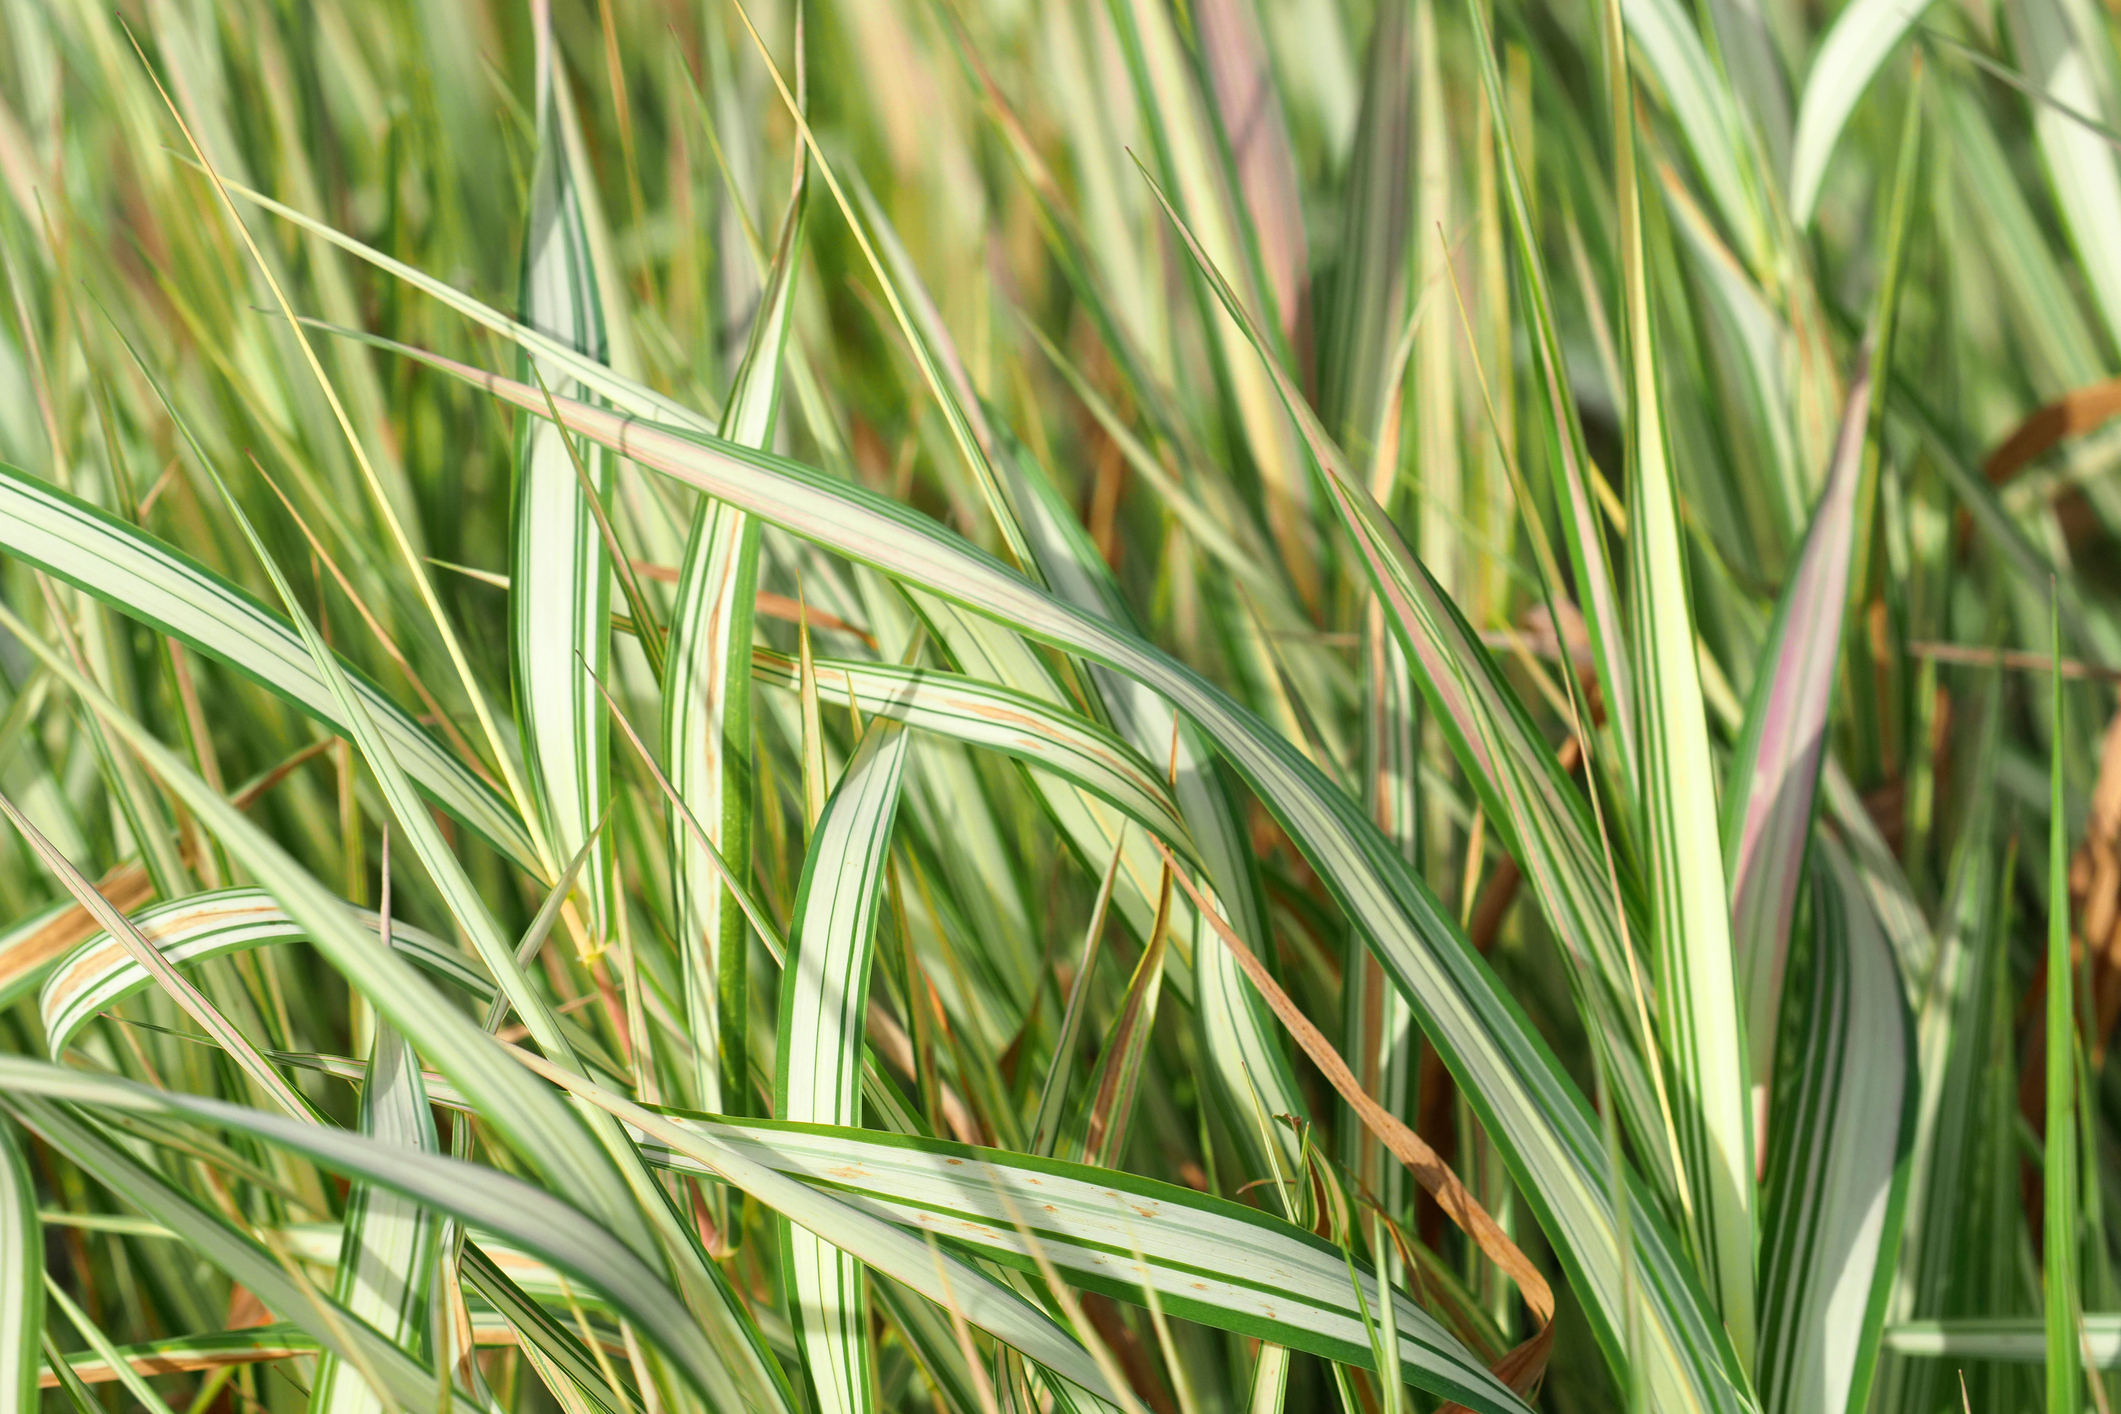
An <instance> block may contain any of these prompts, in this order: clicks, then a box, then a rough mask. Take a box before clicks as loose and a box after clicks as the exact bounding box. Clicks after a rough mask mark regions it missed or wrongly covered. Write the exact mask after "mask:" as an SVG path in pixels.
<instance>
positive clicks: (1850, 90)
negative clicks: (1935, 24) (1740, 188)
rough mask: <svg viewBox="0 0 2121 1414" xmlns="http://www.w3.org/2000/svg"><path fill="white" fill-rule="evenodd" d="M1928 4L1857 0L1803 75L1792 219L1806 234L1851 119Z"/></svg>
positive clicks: (1791, 188)
mask: <svg viewBox="0 0 2121 1414" xmlns="http://www.w3.org/2000/svg"><path fill="white" fill-rule="evenodd" d="M1924 8H1926V7H1924V6H1916V5H1900V4H1894V3H1891V0H1858V2H1857V3H1854V4H1850V5H1847V6H1845V7H1843V9H1842V11H1841V13H1840V14H1839V15H1836V16H1835V17H1834V23H1833V26H1832V27H1831V28H1830V29H1828V30H1827V32H1826V38H1824V39H1823V40H1821V41H1820V43H1819V51H1818V53H1817V54H1815V55H1814V56H1813V58H1812V66H1811V69H1810V71H1809V72H1807V73H1806V74H1805V77H1804V96H1803V98H1801V99H1800V100H1799V101H1798V105H1797V135H1796V138H1795V139H1794V141H1793V142H1792V144H1791V149H1790V173H1789V209H1790V220H1791V222H1792V223H1793V224H1794V225H1795V226H1796V227H1797V228H1798V229H1799V230H1802V229H1804V228H1805V227H1806V226H1809V225H1810V224H1811V222H1812V214H1813V211H1814V210H1815V209H1816V207H1817V206H1818V202H1819V189H1820V187H1821V185H1822V184H1823V183H1824V182H1825V180H1826V169H1827V163H1828V161H1829V160H1830V159H1831V158H1832V157H1833V155H1834V149H1835V148H1836V147H1838V146H1839V145H1840V142H1841V135H1842V132H1843V130H1844V129H1845V128H1846V127H1847V126H1848V121H1849V115H1850V114H1851V113H1853V112H1855V110H1856V104H1857V103H1858V102H1859V101H1861V100H1862V98H1863V95H1864V92H1865V90H1867V89H1868V88H1869V87H1870V85H1871V80H1872V78H1873V77H1874V76H1875V75H1876V74H1877V73H1878V71H1879V70H1880V69H1882V68H1884V67H1885V64H1886V61H1887V60H1888V59H1890V58H1891V57H1892V55H1893V51H1894V50H1896V49H1898V48H1899V47H1900V41H1901V40H1902V39H1904V38H1906V36H1907V32H1908V31H1909V30H1910V29H1911V28H1913V27H1914V26H1915V25H1916V24H1917V23H1918V22H1919V21H1920V20H1921V18H1922V12H1923V9H1924Z"/></svg>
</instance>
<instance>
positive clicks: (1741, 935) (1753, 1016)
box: [1724, 347, 1871, 1154]
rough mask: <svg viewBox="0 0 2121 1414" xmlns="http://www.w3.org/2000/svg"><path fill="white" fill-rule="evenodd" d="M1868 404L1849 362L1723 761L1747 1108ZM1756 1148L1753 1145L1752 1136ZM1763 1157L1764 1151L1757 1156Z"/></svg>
mask: <svg viewBox="0 0 2121 1414" xmlns="http://www.w3.org/2000/svg"><path fill="white" fill-rule="evenodd" d="M1870 400H1871V374H1870V354H1869V350H1868V348H1867V347H1866V348H1865V349H1864V350H1863V351H1861V352H1859V354H1858V355H1857V364H1856V368H1855V371H1854V376H1853V377H1852V379H1851V381H1850V387H1849V397H1848V404H1847V407H1846V408H1845V409H1844V411H1843V413H1842V419H1841V432H1840V435H1839V437H1838V438H1837V440H1836V442H1835V445H1834V459H1833V463H1832V465H1831V466H1830V467H1829V468H1828V472H1827V482H1826V489H1825V491H1824V492H1823V493H1822V494H1821V496H1820V499H1819V505H1818V508H1817V510H1815V511H1814V512H1813V515H1812V524H1811V528H1810V529H1809V530H1807V531H1806V532H1805V538H1804V548H1803V551H1802V553H1801V554H1800V556H1799V558H1798V561H1797V565H1796V568H1795V570H1794V571H1793V572H1792V573H1791V575H1790V577H1789V580H1788V582H1787V583H1786V584H1785V585H1784V587H1783V591H1782V601H1781V603H1779V604H1778V605H1777V606H1776V614H1775V623H1774V629H1773V632H1772V634H1771V636H1770V639H1769V648H1768V654H1767V659H1768V661H1767V665H1766V667H1765V668H1764V669H1763V671H1762V673H1761V676H1760V680H1759V682H1758V683H1757V685H1756V686H1755V687H1754V690H1753V701H1752V704H1751V706H1750V708H1749V710H1748V712H1747V714H1746V725H1745V732H1744V735H1743V737H1742V738H1741V740H1740V744H1739V749H1738V753H1737V757H1736V759H1735V761H1734V762H1733V766H1732V769H1733V776H1732V784H1733V790H1732V793H1731V807H1732V808H1731V809H1730V810H1729V811H1728V812H1727V815H1726V821H1725V826H1724V837H1725V841H1726V848H1727V850H1728V852H1729V857H1730V879H1731V942H1732V947H1733V949H1734V950H1735V952H1736V954H1737V963H1738V970H1739V979H1740V986H1741V988H1742V989H1743V996H1744V1002H1745V1009H1746V1022H1747V1033H1748V1037H1749V1042H1748V1044H1749V1046H1750V1048H1751V1052H1752V1054H1751V1056H1750V1058H1749V1059H1750V1062H1751V1068H1752V1079H1753V1088H1754V1101H1755V1108H1756V1124H1758V1123H1760V1122H1762V1121H1764V1114H1760V1113H1759V1108H1760V1106H1761V1104H1762V1103H1763V1102H1764V1096H1765V1093H1766V1086H1767V1083H1768V1079H1769V1076H1770V1074H1771V1073H1772V1068H1773V1065H1774V1054H1775V1049H1774V1048H1775V1017H1776V1011H1777V1008H1778V1006H1779V1005H1780V1000H1781V996H1782V978H1783V969H1784V965H1785V963H1786V962H1787V960H1788V956H1789V939H1790V921H1791V918H1792V916H1793V914H1794V913H1795V910H1796V904H1797V887H1798V884H1799V882H1800V881H1801V879H1802V877H1803V873H1804V861H1805V846H1806V841H1807V840H1808V839H1809V837H1810V833H1811V820H1812V802H1813V798H1814V796H1815V795H1816V794H1817V789H1818V783H1819V766H1820V761H1821V758H1822V756H1823V753H1824V751H1825V745H1826V720H1827V709H1828V707H1829V706H1830V705H1831V702H1832V698H1833V689H1834V666H1835V662H1836V660H1837V658H1838V657H1839V654H1840V648H1841V626H1842V618H1843V615H1844V612H1845V610H1846V607H1847V602H1848V592H1849V562H1850V552H1851V550H1852V548H1853V545H1854V541H1855V536H1856V530H1857V527H1856V502H1857V494H1856V493H1857V489H1858V485H1859V483H1860V482H1861V480H1862V470H1863V448H1864V440H1865V430H1866V428H1867V427H1868V426H1869V420H1870ZM1755 1137H1756V1139H1757V1138H1759V1137H1761V1136H1759V1135H1758V1134H1756V1136H1755ZM1760 1152H1761V1153H1763V1154H1764V1153H1765V1152H1766V1151H1765V1148H1764V1147H1762V1148H1761V1149H1760Z"/></svg>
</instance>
